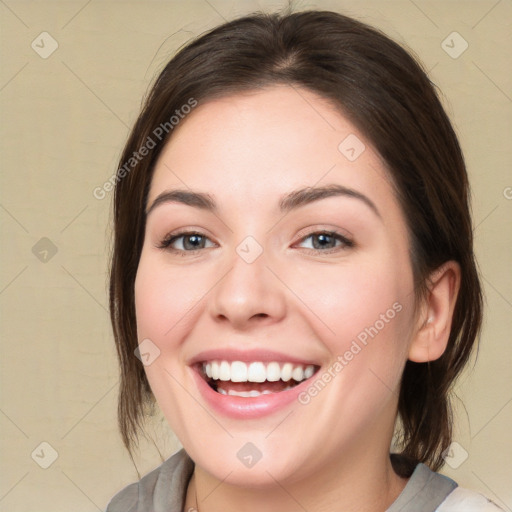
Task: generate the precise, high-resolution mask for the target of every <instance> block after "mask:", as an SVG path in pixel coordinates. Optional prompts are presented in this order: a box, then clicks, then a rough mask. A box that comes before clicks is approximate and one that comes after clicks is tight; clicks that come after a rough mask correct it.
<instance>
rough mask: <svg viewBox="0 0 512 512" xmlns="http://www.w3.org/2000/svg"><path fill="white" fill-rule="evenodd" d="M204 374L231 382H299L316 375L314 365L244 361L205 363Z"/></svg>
mask: <svg viewBox="0 0 512 512" xmlns="http://www.w3.org/2000/svg"><path fill="white" fill-rule="evenodd" d="M203 371H204V373H205V374H206V375H207V376H208V377H210V378H213V379H214V380H230V381H231V382H265V381H269V382H276V381H278V380H282V381H284V382H287V381H289V380H290V379H294V380H296V381H298V382H300V381H302V380H304V379H309V378H310V377H311V376H312V375H313V374H314V373H315V367H314V365H308V366H306V367H304V366H303V365H301V364H293V363H284V364H282V365H281V364H280V363H277V362H271V363H262V362H253V363H244V362H243V361H233V362H229V361H211V362H208V363H203Z"/></svg>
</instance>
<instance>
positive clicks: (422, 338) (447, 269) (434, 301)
mask: <svg viewBox="0 0 512 512" xmlns="http://www.w3.org/2000/svg"><path fill="white" fill-rule="evenodd" d="M459 288H460V266H459V264H458V263H457V262H456V261H447V262H446V263H444V264H443V265H441V266H440V267H439V268H438V269H437V270H435V271H434V272H432V274H431V275H430V277H429V285H428V290H429V291H428V292H427V296H426V298H425V299H424V303H423V304H422V307H421V313H420V314H419V316H418V327H417V328H416V330H415V335H414V337H413V340H412V342H411V345H410V347H409V359H410V360H411V361H414V362H416V363H425V362H427V361H435V360H436V359H438V358H440V357H441V356H442V355H443V353H444V351H445V350H446V346H447V345H448V339H449V337H450V330H451V326H452V318H453V310H454V309H455V303H456V301H457V296H458V293H459Z"/></svg>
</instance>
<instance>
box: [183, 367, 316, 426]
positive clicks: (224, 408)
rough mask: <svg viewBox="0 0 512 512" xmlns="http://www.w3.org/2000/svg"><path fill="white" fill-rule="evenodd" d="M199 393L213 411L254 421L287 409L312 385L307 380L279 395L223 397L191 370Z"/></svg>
mask: <svg viewBox="0 0 512 512" xmlns="http://www.w3.org/2000/svg"><path fill="white" fill-rule="evenodd" d="M191 370H192V374H193V375H194V379H195V381H196V384H197V387H198V388H199V392H200V393H201V395H202V397H203V398H204V399H205V401H206V402H207V403H208V404H209V405H210V406H211V407H212V409H214V410H216V411H218V412H219V413H221V414H223V415H226V416H230V417H231V418H235V419H254V418H260V417H262V416H266V415H268V414H272V413H274V412H276V411H279V410H280V409H283V408H285V407H286V406H288V405H290V404H291V403H292V402H294V401H296V400H297V396H298V395H299V393H301V391H304V389H305V388H307V387H308V386H309V384H310V380H311V379H312V378H313V377H311V378H310V379H307V380H305V381H303V382H301V383H300V384H297V385H296V386H294V387H293V388H292V389H288V390H286V391H281V392H279V393H270V394H267V395H260V396H255V397H243V396H231V395H221V394H220V393H217V392H216V391H214V390H213V389H212V388H211V387H210V386H209V385H208V383H207V382H206V381H205V380H204V379H203V378H202V377H201V375H199V373H198V372H197V371H196V370H194V369H193V368H191Z"/></svg>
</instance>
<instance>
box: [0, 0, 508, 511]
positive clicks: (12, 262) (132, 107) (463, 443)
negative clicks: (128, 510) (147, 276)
mask: <svg viewBox="0 0 512 512" xmlns="http://www.w3.org/2000/svg"><path fill="white" fill-rule="evenodd" d="M284 3H285V2H282V1H281V2H271V1H261V2H256V1H235V0H231V1H230V0H209V1H206V0H193V1H186V2H185V1H166V2H164V1H146V2H142V1H138V2H121V1H116V2H115V1H100V0H92V1H87V0H80V1H64V0H62V1H59V2H57V1H16V0H3V1H0V15H1V29H2V30H1V43H2V47H1V54H2V55H1V58H2V69H1V76H0V105H1V115H2V128H1V137H0V141H1V148H2V157H1V158H2V160H1V164H2V174H1V181H2V187H1V196H0V220H1V226H2V245H1V261H2V266H1V274H0V303H1V308H2V323H1V326H2V327H1V336H2V354H1V390H2V391H1V402H0V429H1V449H2V458H1V460H2V462H1V468H0V470H1V474H2V478H1V482H0V510H1V511H6V512H7V511H9V512H25V511H31V512H33V511H35V510H37V511H39V512H45V511H52V512H64V511H66V512H69V511H70V510H72V511H73V512H82V511H83V512H89V511H96V510H103V509H104V508H105V506H106V504H107V502H108V500H109V499H110V498H111V497H112V495H113V494H114V493H115V492H117V491H118V490H120V489H121V488H122V487H123V486H125V485H126V484H128V483H130V482H132V481H134V480H136V479H137V478H138V477H137V473H136V471H135V468H134V466H133V465H132V463H131V461H130V459H129V457H128V456H127V454H126V452H125V451H124V449H123V447H122V444H121V441H120V438H119V435H118V432H117V426H116V395H117V382H118V381H117V362H116V359H115V353H114V345H113V341H112V335H111V328H110V323H109V319H108V314H107V294H106V289H107V288H106V275H107V274H106V272H107V255H108V247H109V234H108V233H109V231H108V223H109V208H110V199H111V197H110V195H108V197H107V198H105V199H104V200H97V199H95V198H94V197H93V194H92V191H93V189H94V188H95V187H97V186H101V185H102V184H103V183H104V181H105V180H106V179H108V177H109V176H111V174H112V173H113V172H114V170H115V167H116V163H117V160H118V158H119V155H120V152H121V149H122V146H123V143H124V141H125V138H126V136H127V133H128V128H129V126H130V125H131V124H132V123H133V121H134V120H135V117H136V115H137V112H138V109H139V106H140V102H141V98H142V96H143V93H144V92H145V91H146V88H147V86H148V83H149V82H150V81H151V79H152V78H153V77H154V74H155V73H156V72H157V70H159V69H160V68H161V67H162V66H163V65H164V64H165V62H166V61H167V60H168V59H169V58H170V56H171V55H172V53H173V51H174V50H175V49H176V48H177V47H179V46H180V45H182V44H183V43H184V42H185V41H186V40H187V39H188V38H190V37H192V36H194V35H197V34H199V33H201V32H203V31H204V30H206V29H208V28H210V27H213V26H215V25H217V24H219V23H220V22H222V21H223V19H226V20H227V19H232V18H234V17H236V16H238V15H240V14H243V13H248V12H251V11H254V10H258V9H264V10H273V9H276V8H278V7H280V6H282V5H284ZM295 5H296V8H297V10H302V9H306V8H315V7H318V8H327V9H332V10H337V11H339V12H343V13H346V14H350V15H353V16H355V17H357V18H359V19H361V20H363V21H365V22H368V23H370V24H373V25H375V26H378V27H380V28H382V29H383V30H384V31H385V32H386V33H388V34H389V35H390V36H392V37H394V38H395V39H397V40H398V41H400V42H402V43H404V44H406V45H407V46H408V47H409V48H410V49H412V50H413V51H414V52H415V53H416V54H417V55H418V56H419V57H420V58H421V60H422V61H423V62H424V64H425V66H426V68H427V69H429V70H431V76H432V80H433V81H434V82H435V83H436V84H437V85H438V86H439V87H440V89H441V91H442V92H443V99H444V102H445V105H446V108H447V110H448V113H449V114H450V116H451V117H452V119H453V122H454V124H455V126H456V129H457V132H458V133H459V135H460V140H461V143H462V146H463V150H464V152H465V155H466V159H467V163H468V169H469V173H470V179H471V182H472V185H473V189H474V204H473V206H474V219H475V226H476V227H475V235H476V248H477V253H478V258H479V262H480V266H481V271H482V277H483V283H484V285H485V291H486V300H487V311H486V322H485V329H484V332H483V337H482V344H481V348H480V351H479V356H478V362H477V365H476V367H475V369H474V371H472V372H470V373H467V374H466V375H465V377H464V378H463V379H462V380H461V382H460V383H459V385H458V386H457V393H458V396H459V397H460V398H461V400H462V401H463V402H464V404H465V409H464V408H463V407H462V406H460V402H457V404H458V405H457V420H458V421H457V432H456V437H455V439H456V441H457V443H458V445H456V446H455V448H454V452H453V454H452V457H451V459H449V460H450V464H451V466H453V467H450V466H446V469H445V470H444V473H446V474H447V475H449V476H451V477H453V478H455V479H456V480H457V481H458V482H459V483H460V484H461V485H463V486H467V487H471V488H474V489H476V490H480V491H482V492H484V493H486V494H487V495H488V496H489V497H491V498H492V499H494V500H495V501H496V502H497V503H499V504H501V506H502V507H504V508H505V510H511V507H512V491H511V489H512V487H511V486H510V482H511V481H512V476H511V469H510V467H511V464H510V459H511V455H512V445H511V436H510V430H511V426H512V425H511V423H512V422H511V415H512V385H511V378H510V374H511V371H510V369H511V355H512V344H511V343H510V333H511V332H512V322H511V318H512V314H511V313H512V272H511V271H510V268H511V252H512V188H511V187H512V173H511V162H512V150H511V147H512V145H511V142H510V141H511V134H512V129H511V119H512V77H511V73H510V58H509V56H510V52H511V49H512V48H511V46H512V45H511V36H510V35H511V32H512V31H511V28H512V27H511V20H512V2H511V1H510V0H501V1H497V0H473V1H466V2H463V1H423V0H415V1H412V0H410V1H409V0H401V1H383V0H381V1H360V2H355V1H342V0H339V1H318V2H296V4H295ZM454 31H456V32H458V33H459V34H460V35H461V36H462V38H463V39H464V40H465V41H467V43H468V45H469V46H468V48H467V50H466V51H465V52H464V53H462V55H460V56H459V57H458V58H452V56H450V55H448V54H447V53H446V52H445V50H444V49H443V47H442V42H443V40H445V39H446V38H447V36H448V35H449V34H451V33H452V32H454ZM42 32H48V33H49V34H50V36H51V38H53V39H54V40H55V41H56V42H57V43H58V48H57V49H56V51H55V52H54V53H52V54H51V55H49V56H47V55H45V52H48V51H49V50H51V48H52V47H51V45H52V44H54V43H52V40H51V39H50V36H47V35H42V36H40V34H41V33H42ZM452 37H453V36H452ZM456 37H457V36H456ZM33 41H34V49H33V48H32V47H31V44H32V42H33ZM447 41H451V39H448V40H447ZM445 44H446V43H445ZM449 44H450V45H451V46H454V48H455V50H457V49H459V50H460V49H461V48H462V46H460V45H461V44H464V43H463V41H462V40H461V39H455V40H454V43H453V44H452V43H451V42H450V43H449ZM453 51H454V50H452V52H453ZM41 54H43V56H46V57H47V58H42V56H41ZM44 237H45V238H47V239H49V240H50V241H51V242H49V241H48V240H43V241H41V238H44ZM36 244H38V245H36ZM34 246H35V249H34ZM55 250H56V251H57V252H56V253H55V254H53V252H55ZM45 251H46V252H45ZM154 428H155V429H156V431H157V432H158V433H160V437H161V439H160V441H159V442H158V443H157V444H158V447H159V449H160V452H161V453H162V455H163V456H164V457H165V458H167V457H168V456H169V455H170V454H171V453H172V452H173V451H174V450H176V449H177V448H178V447H179V443H178V441H177V440H176V438H175V437H174V436H173V435H172V433H170V432H169V431H168V429H167V427H166V424H165V421H164V420H162V418H161V417H160V416H159V417H157V418H156V419H155V421H154ZM42 442H46V443H49V445H50V446H51V447H49V446H47V445H43V446H40V443H42ZM52 450H55V452H56V453H55V455H58V457H57V458H56V460H55V461H54V462H53V463H52V464H51V465H50V466H49V467H48V468H47V469H43V468H42V467H40V465H41V464H43V465H45V464H48V463H50V462H52V454H53V453H54V452H52ZM141 452H142V453H141V455H140V457H138V458H137V459H136V462H137V466H138V469H139V471H140V473H141V474H144V473H146V472H147V471H149V470H150V469H152V468H153V467H155V466H157V465H158V464H159V463H160V461H161V459H160V455H159V453H158V451H157V449H156V448H155V446H154V445H153V444H152V443H151V442H148V443H144V444H143V445H142V450H141ZM31 454H32V456H31ZM466 455H467V459H465V457H466ZM456 466H458V467H456Z"/></svg>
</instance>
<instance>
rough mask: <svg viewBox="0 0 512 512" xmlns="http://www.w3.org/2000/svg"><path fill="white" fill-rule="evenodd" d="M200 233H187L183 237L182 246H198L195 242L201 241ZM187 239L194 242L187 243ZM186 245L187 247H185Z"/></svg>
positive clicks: (194, 247) (195, 247) (190, 247)
mask: <svg viewBox="0 0 512 512" xmlns="http://www.w3.org/2000/svg"><path fill="white" fill-rule="evenodd" d="M201 238H202V237H201V235H189V236H187V237H185V239H184V242H185V243H184V247H185V248H188V249H197V247H198V244H197V242H199V244H200V243H201ZM189 240H195V241H196V243H194V242H192V244H190V243H189ZM187 246H188V247H187Z"/></svg>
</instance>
